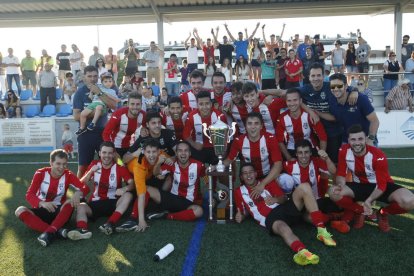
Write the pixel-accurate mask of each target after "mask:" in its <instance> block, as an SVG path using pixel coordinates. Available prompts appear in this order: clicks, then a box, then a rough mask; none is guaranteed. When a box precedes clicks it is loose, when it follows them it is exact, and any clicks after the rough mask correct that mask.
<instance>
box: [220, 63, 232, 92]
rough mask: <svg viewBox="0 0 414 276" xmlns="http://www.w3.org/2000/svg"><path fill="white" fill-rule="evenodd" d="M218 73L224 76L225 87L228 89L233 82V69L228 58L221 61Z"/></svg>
mask: <svg viewBox="0 0 414 276" xmlns="http://www.w3.org/2000/svg"><path fill="white" fill-rule="evenodd" d="M220 71H221V72H222V73H223V74H224V76H226V87H227V88H230V86H231V83H232V81H233V68H231V63H230V60H229V59H228V58H225V59H224V60H223V64H221V68H220Z"/></svg>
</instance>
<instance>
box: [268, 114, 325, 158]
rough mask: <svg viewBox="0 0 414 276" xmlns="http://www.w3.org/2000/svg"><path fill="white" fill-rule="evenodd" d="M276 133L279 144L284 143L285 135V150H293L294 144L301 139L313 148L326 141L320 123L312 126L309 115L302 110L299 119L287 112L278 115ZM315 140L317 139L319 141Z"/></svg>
mask: <svg viewBox="0 0 414 276" xmlns="http://www.w3.org/2000/svg"><path fill="white" fill-rule="evenodd" d="M276 133H277V134H276V136H277V141H278V142H279V143H283V142H285V135H286V140H287V148H288V149H289V150H294V149H295V143H296V142H297V141H299V140H301V139H306V140H308V141H309V142H311V144H312V147H313V148H315V147H316V146H319V141H326V140H327V139H328V138H327V136H326V132H325V129H324V128H323V125H322V123H321V121H319V122H317V123H316V124H313V123H312V122H311V119H310V116H309V113H307V112H305V111H304V110H302V113H301V115H300V116H299V118H296V119H295V118H292V116H290V113H289V110H286V111H285V112H283V113H282V114H280V116H279V118H278V120H277V129H276ZM317 138H319V141H318V139H317Z"/></svg>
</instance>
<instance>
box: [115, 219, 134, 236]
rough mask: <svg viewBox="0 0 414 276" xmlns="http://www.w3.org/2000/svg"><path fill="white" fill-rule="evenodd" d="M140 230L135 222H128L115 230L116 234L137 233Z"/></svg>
mask: <svg viewBox="0 0 414 276" xmlns="http://www.w3.org/2000/svg"><path fill="white" fill-rule="evenodd" d="M137 228H138V223H137V222H136V221H133V220H127V221H125V222H124V224H121V225H120V226H118V227H117V228H115V231H116V232H119V233H124V232H129V231H135V230H137Z"/></svg>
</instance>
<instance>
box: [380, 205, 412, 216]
mask: <svg viewBox="0 0 414 276" xmlns="http://www.w3.org/2000/svg"><path fill="white" fill-rule="evenodd" d="M380 212H381V215H386V214H390V215H398V214H405V213H407V210H405V209H404V208H402V207H401V206H400V205H399V204H398V203H397V202H391V203H390V204H389V205H388V206H387V207H384V208H381V211H380Z"/></svg>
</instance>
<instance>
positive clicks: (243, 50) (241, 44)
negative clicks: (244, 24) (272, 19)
mask: <svg viewBox="0 0 414 276" xmlns="http://www.w3.org/2000/svg"><path fill="white" fill-rule="evenodd" d="M259 26H260V22H257V24H256V28H255V29H254V31H253V33H252V34H251V35H250V36H249V37H247V39H243V33H242V32H239V33H238V36H239V37H238V39H235V38H234V36H233V35H232V34H231V33H230V31H229V28H228V26H227V24H224V27H225V28H226V31H227V34H228V35H229V37H230V39H231V40H232V42H233V44H234V46H235V47H236V57H238V56H240V55H243V57H244V58H245V59H247V58H248V56H247V48H248V46H249V42H250V40H251V39H253V37H254V35H255V34H256V32H257V29H258V28H259ZM244 30H245V32H246V36H247V28H246V29H244Z"/></svg>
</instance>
